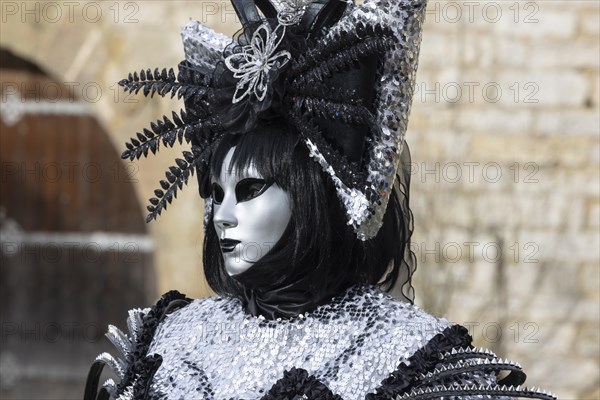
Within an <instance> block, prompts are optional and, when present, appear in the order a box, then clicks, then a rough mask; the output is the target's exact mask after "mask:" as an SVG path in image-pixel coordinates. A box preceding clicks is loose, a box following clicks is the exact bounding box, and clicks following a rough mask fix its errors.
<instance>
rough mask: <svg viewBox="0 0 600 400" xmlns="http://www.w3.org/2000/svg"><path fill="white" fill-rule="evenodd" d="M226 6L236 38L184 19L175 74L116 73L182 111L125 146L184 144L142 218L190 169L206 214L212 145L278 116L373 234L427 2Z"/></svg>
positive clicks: (397, 150)
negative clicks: (179, 102)
mask: <svg viewBox="0 0 600 400" xmlns="http://www.w3.org/2000/svg"><path fill="white" fill-rule="evenodd" d="M232 3H233V6H234V8H235V10H236V12H237V14H238V16H239V18H240V20H241V22H242V24H243V28H242V30H241V31H240V32H238V34H237V35H235V36H234V38H233V39H232V38H229V37H227V36H225V35H223V34H220V33H217V32H215V31H213V30H211V29H209V28H207V27H206V26H204V25H202V24H201V23H200V22H198V21H194V20H191V21H190V22H189V23H188V24H187V25H186V26H185V27H184V28H183V29H182V38H183V43H184V49H185V55H186V58H185V60H184V61H182V62H181V63H180V64H179V66H178V73H177V75H176V74H175V72H174V71H173V69H169V70H167V69H163V70H159V69H155V70H154V71H152V70H150V69H148V70H145V71H144V70H142V71H140V72H139V73H134V74H130V75H129V77H128V78H127V79H124V80H122V81H120V82H119V84H120V85H121V86H123V88H124V89H125V91H128V92H133V93H138V92H140V91H142V92H143V94H144V95H145V96H151V97H152V96H153V95H154V94H158V95H160V96H163V97H164V96H167V95H170V96H171V97H172V98H173V97H175V96H177V97H178V98H180V99H181V98H183V99H184V102H185V110H181V111H180V112H179V113H176V112H173V114H172V116H171V117H170V118H169V117H167V116H163V118H162V119H159V120H158V121H156V122H155V123H152V124H151V125H150V128H149V129H144V130H143V131H142V132H139V133H137V135H136V137H134V138H132V139H131V141H130V142H129V143H127V150H126V151H125V152H124V153H123V155H122V157H123V158H129V159H131V160H133V159H136V158H137V159H139V158H140V157H141V156H142V155H143V156H147V155H148V154H149V153H150V152H151V153H153V154H154V153H156V152H157V151H158V149H159V147H160V145H161V144H162V145H163V146H166V147H172V146H174V145H175V143H176V142H178V143H180V144H182V143H183V142H185V143H186V144H189V145H191V152H184V153H183V158H180V159H177V160H176V165H174V166H172V167H170V168H169V170H168V171H167V172H166V179H165V180H161V181H160V188H159V189H157V190H155V192H154V194H155V197H153V198H151V199H150V203H151V204H150V205H149V206H148V211H149V214H148V217H147V221H150V220H153V219H155V218H156V217H157V216H158V215H160V214H161V213H162V211H163V209H166V208H167V206H168V204H170V203H171V202H172V200H173V199H174V198H175V197H177V193H178V191H179V190H181V189H182V188H183V186H184V185H185V184H186V183H187V181H188V179H189V177H190V175H192V174H194V171H195V170H196V171H197V172H198V173H199V175H200V178H199V179H200V182H201V189H200V193H201V195H202V197H204V198H205V199H206V201H207V207H205V209H206V210H207V211H206V212H207V213H210V212H211V211H210V210H211V209H212V207H210V202H211V199H210V194H209V193H208V191H207V190H205V189H203V186H204V185H203V184H202V179H203V177H206V176H207V175H208V174H207V168H208V163H209V160H210V157H211V152H212V150H213V148H214V146H215V144H216V143H218V142H219V140H220V138H221V137H222V136H223V135H225V134H234V135H235V134H240V135H241V134H244V133H247V132H250V131H252V130H254V129H258V130H259V129H260V126H261V124H265V123H268V121H269V120H272V119H279V120H283V121H285V122H286V124H287V125H288V126H289V127H290V129H293V130H294V131H295V132H296V133H297V134H298V135H299V136H300V138H301V141H302V142H303V143H304V144H305V146H306V147H307V149H308V151H309V154H310V157H312V158H313V159H314V161H315V162H318V163H319V164H320V166H321V167H322V169H323V170H324V171H325V172H326V173H327V174H328V175H329V176H330V178H331V179H332V181H333V183H334V184H335V187H336V192H337V195H338V197H339V199H340V201H341V202H342V204H343V206H344V209H345V210H346V215H347V221H348V224H349V225H352V227H353V229H354V231H355V232H356V235H357V237H358V238H359V239H361V240H367V239H370V238H372V237H374V236H375V235H376V234H377V232H378V230H379V228H380V227H381V224H382V219H383V215H384V213H385V209H386V207H387V203H388V200H389V197H390V193H391V190H392V188H393V185H394V181H395V179H396V172H397V170H398V167H399V162H400V154H401V152H402V148H403V142H404V135H405V132H406V128H407V123H408V116H409V112H410V106H411V101H412V95H413V87H414V81H415V75H416V70H417V60H418V54H419V47H420V42H421V27H422V24H423V20H424V16H425V6H426V0H367V1H365V3H364V4H362V5H355V4H354V3H353V2H352V1H342V0H316V1H311V0H289V1H283V0H280V1H276V2H274V3H272V2H271V1H270V0H232ZM259 10H260V11H261V12H262V15H261V13H259ZM204 179H205V178H204ZM205 217H206V218H205V221H207V220H209V217H210V214H208V215H206V216H205Z"/></svg>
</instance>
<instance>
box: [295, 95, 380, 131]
mask: <svg viewBox="0 0 600 400" xmlns="http://www.w3.org/2000/svg"><path fill="white" fill-rule="evenodd" d="M297 102H298V103H299V105H300V106H301V107H302V109H303V110H305V111H306V112H307V113H308V114H309V115H312V116H315V117H322V118H328V119H332V120H341V121H343V122H344V123H346V124H362V125H368V126H370V125H372V124H373V122H374V119H375V118H374V116H373V114H371V112H370V111H369V110H368V109H367V108H366V107H364V106H362V105H354V104H348V103H336V102H333V101H330V100H325V99H321V98H315V97H304V98H300V99H299V100H297Z"/></svg>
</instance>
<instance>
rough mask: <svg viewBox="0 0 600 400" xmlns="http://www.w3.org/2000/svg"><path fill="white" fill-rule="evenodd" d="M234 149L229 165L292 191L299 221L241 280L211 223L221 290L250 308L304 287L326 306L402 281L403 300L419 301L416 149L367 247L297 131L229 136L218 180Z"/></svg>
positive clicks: (208, 254) (217, 161)
mask: <svg viewBox="0 0 600 400" xmlns="http://www.w3.org/2000/svg"><path fill="white" fill-rule="evenodd" d="M232 147H235V150H234V153H233V157H232V159H231V165H229V166H228V167H229V168H232V169H233V170H234V171H240V170H243V169H245V168H247V167H248V166H249V165H250V164H252V165H253V166H254V167H255V168H256V170H257V171H258V172H259V174H261V175H262V176H263V177H264V178H268V179H272V180H273V182H274V183H275V184H277V185H278V186H279V187H281V188H282V189H283V190H285V191H286V192H287V193H288V195H289V197H290V200H291V211H292V217H291V220H290V223H289V225H288V227H287V228H286V231H285V232H284V234H283V235H282V237H281V239H280V240H279V241H278V242H277V243H276V244H275V246H273V247H272V248H271V250H270V251H269V252H268V253H267V254H265V255H264V256H263V257H262V258H261V259H260V260H259V261H257V262H256V263H255V264H254V265H253V266H252V267H251V268H249V269H248V270H246V271H245V272H243V273H241V274H238V275H235V276H234V277H230V276H229V275H228V274H227V273H226V271H225V268H224V265H223V258H222V255H221V250H220V246H219V239H218V237H217V234H216V231H215V229H214V226H213V221H212V217H211V219H210V220H209V221H208V222H207V227H206V232H205V239H204V271H205V274H206V279H207V282H208V284H209V285H210V287H211V288H212V289H213V290H214V291H215V292H217V293H218V294H221V295H225V294H229V295H234V296H236V297H239V298H242V299H243V300H245V302H246V303H247V302H248V301H251V300H249V297H253V296H256V292H258V293H266V292H269V293H273V292H275V291H277V289H278V288H286V290H288V291H289V288H293V287H294V285H297V288H296V289H297V290H298V291H301V292H302V294H301V296H303V297H304V298H306V297H310V298H311V299H313V300H314V301H313V303H314V305H318V304H319V303H322V302H325V301H327V300H328V299H330V298H331V297H332V296H333V295H335V294H338V293H340V292H341V291H343V290H344V289H346V288H349V287H350V286H353V285H356V284H379V285H381V286H382V288H384V289H385V290H390V289H392V288H393V287H394V286H395V285H396V284H397V283H398V284H399V285H401V286H400V289H401V290H400V292H401V293H402V296H403V297H404V298H405V299H406V300H408V301H410V302H412V301H413V298H414V295H413V290H412V285H411V278H412V274H413V272H414V270H415V269H416V259H415V256H414V253H413V252H412V251H411V250H410V246H409V241H410V237H411V235H412V231H413V219H412V213H411V211H410V208H409V204H408V202H409V198H408V190H409V185H410V175H409V166H410V154H409V151H408V147H405V148H404V151H403V157H402V166H401V168H400V169H399V175H398V177H397V179H396V186H395V188H394V190H393V191H392V193H391V198H390V201H389V204H388V207H387V210H386V214H385V217H384V220H383V226H382V227H381V229H380V230H379V233H378V234H377V236H376V237H374V238H372V239H370V240H366V241H362V240H359V239H358V238H357V237H356V234H355V232H354V230H353V229H352V227H351V226H350V225H348V224H347V222H346V221H347V219H346V216H345V213H344V208H343V207H342V205H341V202H340V200H339V199H338V197H337V195H336V192H335V187H334V185H333V183H332V181H331V179H329V178H328V177H327V176H326V175H325V173H324V172H323V171H322V169H321V167H320V166H319V165H318V164H317V163H316V162H315V161H314V160H312V159H311V158H310V157H309V154H308V150H307V149H306V147H305V146H303V145H302V144H301V143H300V135H298V134H297V132H295V131H294V127H291V126H288V125H286V123H285V122H284V121H282V120H272V121H269V122H267V123H262V124H261V127H260V128H259V129H256V130H254V131H252V132H249V133H246V134H243V135H225V136H224V137H223V139H222V140H221V141H220V142H219V143H218V145H217V146H216V148H215V150H214V152H213V155H212V158H211V161H210V174H211V175H212V176H213V177H216V176H219V175H220V173H221V168H222V164H223V160H224V159H225V156H226V155H227V153H228V152H229V150H230V149H231V148H232ZM204 184H206V183H204ZM210 215H212V213H210ZM298 282H301V284H300V285H298ZM249 292H251V293H250V294H249ZM259 308H260V307H259ZM258 313H261V310H258Z"/></svg>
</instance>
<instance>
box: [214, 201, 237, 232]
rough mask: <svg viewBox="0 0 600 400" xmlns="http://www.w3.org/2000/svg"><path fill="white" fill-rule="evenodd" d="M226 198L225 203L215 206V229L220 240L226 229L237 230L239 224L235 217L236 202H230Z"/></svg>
mask: <svg viewBox="0 0 600 400" xmlns="http://www.w3.org/2000/svg"><path fill="white" fill-rule="evenodd" d="M227 197H230V196H226V198H225V199H223V202H222V203H221V204H219V205H215V206H214V207H215V209H214V211H215V215H214V216H213V223H214V225H215V229H216V230H217V233H218V234H219V238H222V237H221V236H222V234H223V233H224V232H225V230H226V229H231V228H235V227H236V226H237V224H238V220H237V217H236V216H235V212H234V211H235V210H234V209H235V201H233V202H232V201H229V199H228V198H227Z"/></svg>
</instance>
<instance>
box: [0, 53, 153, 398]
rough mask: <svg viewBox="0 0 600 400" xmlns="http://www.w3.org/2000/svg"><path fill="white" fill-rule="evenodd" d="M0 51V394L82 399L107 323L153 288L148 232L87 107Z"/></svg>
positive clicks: (146, 299)
mask: <svg viewBox="0 0 600 400" xmlns="http://www.w3.org/2000/svg"><path fill="white" fill-rule="evenodd" d="M0 51H1V57H0V83H1V85H2V86H1V87H2V92H1V95H2V111H1V115H0V117H1V118H0V128H1V130H0V164H1V176H0V247H1V249H0V261H1V266H0V323H1V324H2V336H1V338H0V340H1V345H0V372H1V373H0V376H1V378H0V379H1V382H0V397H1V398H3V399H5V398H6V399H9V398H10V399H13V398H14V399H25V398H26V399H35V398H44V399H48V398H52V399H59V398H60V399H70V398H73V399H77V398H81V396H82V393H83V385H84V380H85V375H86V374H87V368H89V366H90V365H91V362H92V361H93V359H94V357H95V356H96V355H97V354H98V353H99V352H101V351H105V350H106V349H108V348H109V346H108V343H107V341H106V340H105V339H103V337H102V335H103V333H104V332H105V331H106V327H107V324H109V323H113V324H115V325H120V326H121V327H123V325H124V321H125V317H126V311H127V310H128V309H130V308H134V307H140V306H144V305H147V304H149V303H151V302H153V300H154V298H155V296H156V293H155V278H154V266H153V246H152V241H151V239H150V237H149V236H148V234H147V232H146V227H145V224H144V218H143V215H142V212H141V210H140V208H139V205H138V201H137V199H136V196H135V193H134V188H133V185H132V183H133V182H134V181H135V176H132V174H130V173H129V171H128V170H127V169H126V167H125V166H124V164H123V163H122V162H121V160H120V158H119V155H118V153H117V151H116V150H115V149H114V147H113V146H112V144H111V142H110V140H109V137H108V135H107V134H106V132H105V131H104V130H103V129H102V127H101V126H100V125H99V124H98V122H97V121H96V119H95V118H94V117H93V116H92V115H91V114H90V109H91V107H90V106H89V105H88V104H84V103H82V102H81V100H80V99H77V98H75V96H74V95H73V94H72V93H71V92H72V91H71V90H69V88H68V87H67V86H65V84H64V83H60V82H57V81H55V80H53V79H52V78H51V77H49V76H48V75H46V74H45V73H44V72H43V71H42V70H41V69H40V68H38V67H37V66H36V65H33V64H31V63H29V62H27V61H26V60H23V59H21V58H19V57H17V56H15V55H13V54H12V53H10V52H9V51H6V50H0Z"/></svg>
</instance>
